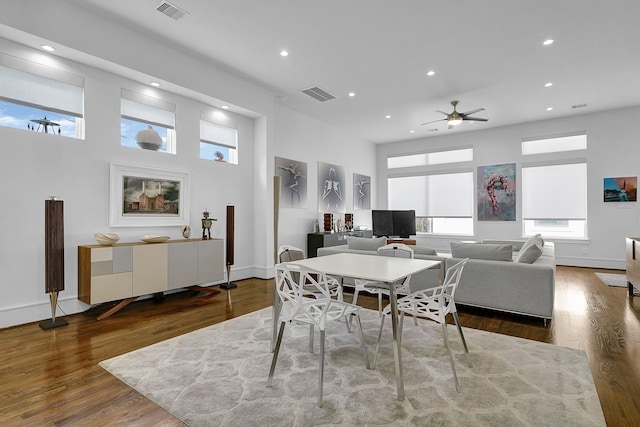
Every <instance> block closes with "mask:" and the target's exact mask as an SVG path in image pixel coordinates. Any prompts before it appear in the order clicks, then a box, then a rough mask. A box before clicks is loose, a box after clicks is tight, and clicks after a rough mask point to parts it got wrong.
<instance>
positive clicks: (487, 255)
mask: <svg viewBox="0 0 640 427" xmlns="http://www.w3.org/2000/svg"><path fill="white" fill-rule="evenodd" d="M451 256H452V257H453V258H471V259H486V260H491V261H513V245H493V244H483V243H458V242H451Z"/></svg>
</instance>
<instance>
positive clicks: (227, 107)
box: [220, 105, 229, 110]
mask: <svg viewBox="0 0 640 427" xmlns="http://www.w3.org/2000/svg"><path fill="white" fill-rule="evenodd" d="M220 108H222V109H223V110H228V109H229V106H228V105H223V106H222V107H220Z"/></svg>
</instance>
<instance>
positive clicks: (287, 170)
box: [275, 157, 308, 209]
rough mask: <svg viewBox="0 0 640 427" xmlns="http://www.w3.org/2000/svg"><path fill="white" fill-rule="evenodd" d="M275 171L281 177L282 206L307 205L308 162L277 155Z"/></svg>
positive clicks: (301, 206) (297, 206)
mask: <svg viewBox="0 0 640 427" xmlns="http://www.w3.org/2000/svg"><path fill="white" fill-rule="evenodd" d="M275 173H276V175H277V176H279V177H280V207H281V208H300V209H306V207H307V181H308V174H307V163H306V162H299V161H297V160H291V159H285V158H283V157H276V168H275Z"/></svg>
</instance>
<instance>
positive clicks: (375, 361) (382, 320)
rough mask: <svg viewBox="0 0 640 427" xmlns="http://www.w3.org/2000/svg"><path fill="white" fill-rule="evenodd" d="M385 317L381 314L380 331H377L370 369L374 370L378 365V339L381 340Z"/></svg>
mask: <svg viewBox="0 0 640 427" xmlns="http://www.w3.org/2000/svg"><path fill="white" fill-rule="evenodd" d="M385 317H386V316H385V314H384V313H382V317H381V318H380V329H379V330H378V341H377V342H376V352H375V353H374V354H373V367H372V368H371V369H376V365H377V364H378V350H380V339H381V338H382V328H384V319H385Z"/></svg>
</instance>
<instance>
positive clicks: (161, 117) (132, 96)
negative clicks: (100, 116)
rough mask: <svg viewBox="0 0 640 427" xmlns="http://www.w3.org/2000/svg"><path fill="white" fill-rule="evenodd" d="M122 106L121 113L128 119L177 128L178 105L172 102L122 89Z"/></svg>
mask: <svg viewBox="0 0 640 427" xmlns="http://www.w3.org/2000/svg"><path fill="white" fill-rule="evenodd" d="M120 108H121V109H120V114H121V115H122V117H124V118H126V119H130V120H135V121H138V122H143V123H146V124H148V125H151V126H162V127H165V128H168V129H174V128H175V113H176V105H175V104H173V103H171V102H168V101H165V100H162V99H158V98H154V97H151V96H147V95H143V94H141V93H137V92H133V91H130V90H127V89H122V94H121V107H120Z"/></svg>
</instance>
